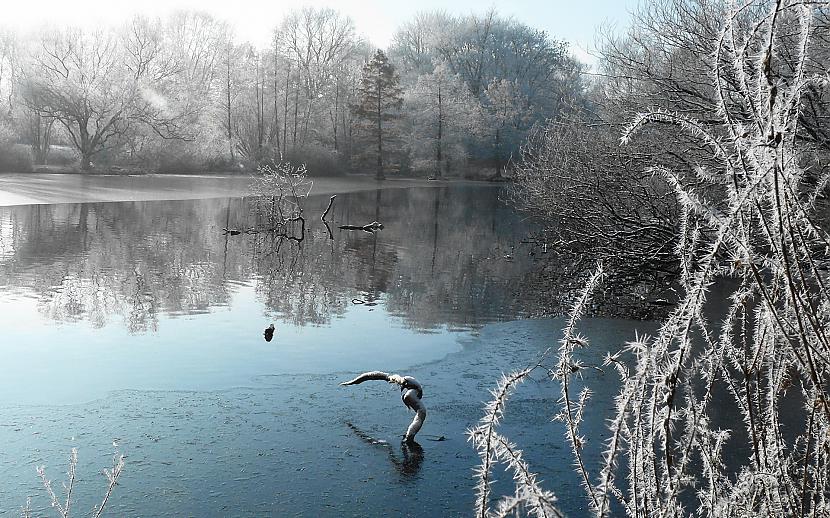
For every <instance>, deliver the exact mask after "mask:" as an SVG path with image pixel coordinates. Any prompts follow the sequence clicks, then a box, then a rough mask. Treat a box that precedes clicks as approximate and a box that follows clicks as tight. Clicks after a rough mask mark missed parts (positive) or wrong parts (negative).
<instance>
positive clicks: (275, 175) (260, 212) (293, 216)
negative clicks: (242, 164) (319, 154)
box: [249, 162, 313, 240]
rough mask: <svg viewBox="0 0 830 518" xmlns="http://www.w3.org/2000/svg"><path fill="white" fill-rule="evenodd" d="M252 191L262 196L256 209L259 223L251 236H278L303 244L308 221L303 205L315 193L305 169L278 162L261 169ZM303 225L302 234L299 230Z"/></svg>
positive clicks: (252, 185) (250, 230) (251, 230)
mask: <svg viewBox="0 0 830 518" xmlns="http://www.w3.org/2000/svg"><path fill="white" fill-rule="evenodd" d="M257 172H258V174H257V176H256V177H255V178H254V181H253V182H252V184H251V191H252V192H253V193H254V194H256V195H258V196H259V200H258V203H257V205H256V219H257V223H256V225H255V226H254V227H252V229H249V232H253V233H258V232H276V233H277V234H279V235H282V236H284V237H292V238H295V239H298V240H302V239H303V236H304V234H305V217H304V216H303V206H302V201H303V200H304V199H305V198H307V197H308V195H309V193H310V192H311V187H312V186H313V182H312V181H311V180H310V179H308V178H307V177H306V168H305V165H299V166H293V165H291V163H290V162H274V163H273V164H270V165H264V166H261V167H259V168H258V170H257ZM297 225H299V230H297V229H296V228H295V226H297Z"/></svg>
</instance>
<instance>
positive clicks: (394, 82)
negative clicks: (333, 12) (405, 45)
mask: <svg viewBox="0 0 830 518" xmlns="http://www.w3.org/2000/svg"><path fill="white" fill-rule="evenodd" d="M402 105H403V89H402V88H401V86H400V78H399V77H398V74H397V72H396V71H395V67H394V66H393V65H392V64H391V63H389V60H388V59H387V57H386V54H384V53H383V51H382V50H378V51H377V52H375V55H374V56H373V57H372V59H371V60H370V61H369V62H368V63H366V65H364V66H363V73H362V75H361V78H360V86H359V87H358V104H357V105H356V106H354V113H355V115H356V116H357V117H359V118H360V119H363V120H365V121H367V122H369V123H370V124H368V125H367V128H366V129H367V131H368V133H369V134H370V135H371V136H372V137H374V139H375V140H376V141H377V145H378V147H377V152H378V161H377V165H378V170H377V178H378V180H383V179H384V174H383V141H384V135H385V133H384V131H385V128H384V124H383V123H384V121H393V120H395V119H397V118H399V117H400V109H401V106H402ZM386 134H388V131H387V132H386Z"/></svg>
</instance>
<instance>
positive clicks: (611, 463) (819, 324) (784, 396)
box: [471, 0, 830, 517]
mask: <svg viewBox="0 0 830 518" xmlns="http://www.w3.org/2000/svg"><path fill="white" fill-rule="evenodd" d="M828 7H829V6H828V4H827V3H825V2H805V1H797V0H778V1H775V2H769V1H748V2H745V3H743V4H741V5H740V6H737V7H735V8H733V9H732V11H731V14H730V15H729V16H727V17H726V18H725V21H724V23H723V27H722V30H721V31H720V35H719V38H718V41H717V45H716V50H715V52H714V54H713V55H712V69H711V81H712V88H713V89H714V91H715V94H716V95H715V98H716V101H717V115H718V117H719V121H718V122H717V123H716V124H712V123H711V122H710V123H703V122H701V121H697V120H694V119H691V118H689V117H687V116H685V115H683V114H681V113H674V112H671V111H667V110H655V111H650V112H645V113H641V114H639V115H638V116H637V117H635V118H634V119H633V120H632V122H631V124H630V125H629V126H628V127H627V128H626V130H625V131H624V133H623V135H622V143H623V144H626V143H627V142H629V141H630V140H631V139H634V138H636V137H637V134H638V132H639V131H640V130H641V129H642V128H643V127H644V126H646V125H671V126H674V127H675V128H677V130H679V131H681V132H684V133H686V134H687V135H688V136H689V138H692V139H694V140H697V141H698V142H699V144H700V146H701V147H702V148H704V149H708V150H710V152H711V159H712V160H711V161H710V162H709V163H708V164H706V166H705V167H698V168H697V169H696V170H694V171H692V172H691V174H690V173H689V172H688V171H686V172H684V171H673V170H670V169H668V168H665V167H660V165H659V164H655V165H654V167H653V169H652V171H653V173H654V174H655V176H656V177H659V178H662V179H664V180H665V181H666V182H667V183H668V185H669V186H671V188H672V189H673V190H674V191H675V193H676V195H677V200H678V203H679V206H680V207H681V210H682V217H681V219H680V229H679V240H678V246H677V249H676V253H677V255H678V259H679V261H680V263H681V270H680V271H681V275H680V279H679V282H680V286H681V297H680V300H679V301H678V304H677V306H676V307H675V308H674V309H673V310H672V312H671V313H670V314H669V315H668V316H667V317H666V318H665V320H663V321H662V323H661V325H660V327H659V330H658V331H657V333H656V334H655V336H654V337H653V338H638V339H635V340H634V341H632V342H630V343H629V344H628V345H627V347H626V348H624V349H623V350H622V351H620V352H619V353H617V354H614V355H609V357H608V358H607V363H609V364H613V365H615V366H616V368H617V369H616V370H617V372H618V373H619V374H620V377H621V380H622V385H621V386H622V388H621V391H620V393H619V395H618V396H617V399H616V413H615V414H614V415H612V416H610V419H609V422H610V436H609V437H610V438H609V439H608V440H607V441H606V448H605V451H604V456H603V461H602V463H601V464H600V465H599V466H596V467H593V466H586V465H585V463H584V462H583V460H582V457H581V453H580V448H579V443H580V442H579V441H581V438H580V436H579V433H578V425H579V418H580V416H581V415H582V412H583V411H584V409H583V406H582V404H583V403H584V398H579V400H578V401H577V402H572V401H571V399H570V396H569V394H568V388H567V387H568V376H569V374H568V370H569V366H574V365H578V361H577V360H575V359H574V356H575V349H574V348H573V347H572V345H569V344H571V343H579V340H577V341H576V342H572V340H573V338H569V337H573V336H575V334H574V333H575V331H574V329H573V318H572V319H571V321H570V322H569V325H568V328H566V330H565V338H563V342H562V343H563V345H562V347H561V348H560V351H559V354H560V361H559V364H558V368H557V369H555V372H558V374H559V376H558V377H559V378H560V381H561V383H562V385H563V387H564V388H563V391H564V394H565V395H564V397H563V404H564V405H565V407H566V408H565V411H564V412H562V414H561V415H562V416H563V418H564V420H565V421H566V423H567V426H568V440H569V441H570V442H571V446H572V449H573V452H574V455H575V460H576V465H577V470H578V471H579V473H580V475H581V477H582V478H583V482H584V484H585V486H586V489H587V492H586V493H587V501H588V504H589V506H590V509H591V511H592V513H593V514H595V515H596V516H606V515H608V514H609V513H610V509H611V508H612V506H613V505H614V503H615V502H616V504H617V505H619V506H620V508H621V509H624V510H625V512H626V514H627V515H629V516H636V517H651V516H684V515H691V514H700V515H704V516H723V517H727V516H828V515H830V503H828V489H830V488H828V477H830V471H828V470H830V464H829V463H828V461H830V403H829V402H828V399H830V395H828V391H827V384H828V382H829V381H830V336H829V335H830V329H828V327H829V326H828V324H830V292H828V289H827V282H828V279H827V276H826V275H825V274H824V273H823V271H822V263H824V264H825V265H826V262H827V260H828V255H830V238H829V237H828V235H827V234H826V232H825V231H824V230H823V229H822V228H819V227H818V226H817V225H816V224H815V223H814V213H815V209H814V203H815V202H816V199H817V197H818V196H819V194H820V193H821V192H822V191H823V190H824V189H825V188H826V185H827V180H828V177H827V175H826V174H825V175H822V176H820V177H819V178H817V179H816V178H815V175H814V174H812V173H811V172H810V171H809V170H808V169H807V168H806V167H805V166H804V164H807V163H811V162H812V163H819V161H817V160H815V158H816V157H815V156H812V155H811V150H810V149H809V148H808V147H807V145H805V144H804V143H803V141H802V140H801V139H800V138H799V132H798V129H799V120H800V117H801V110H802V107H803V102H804V101H803V98H804V95H805V92H806V91H807V89H813V90H814V91H816V90H820V89H824V88H826V86H827V82H828V78H827V75H826V72H825V71H823V70H822V71H819V72H818V73H810V72H809V68H810V64H811V63H812V61H811V55H812V54H811V53H812V52H815V49H813V46H812V42H813V39H814V38H813V37H814V35H815V34H816V32H817V30H818V29H816V26H817V25H819V23H818V21H817V20H822V19H823V18H822V17H823V16H825V15H826V9H827V8H828ZM758 13H760V14H758ZM825 29H826V27H825ZM726 276H730V277H732V278H734V279H735V281H734V285H735V286H736V288H735V289H734V291H733V293H732V294H731V296H730V297H729V300H728V302H729V306H728V308H727V310H726V312H725V313H724V314H723V315H721V316H722V317H723V320H722V321H721V322H720V323H719V324H717V325H715V324H713V323H710V322H709V321H707V320H706V318H705V317H704V312H703V309H704V307H705V306H706V303H707V293H708V290H709V287H710V286H711V285H712V284H713V283H714V282H718V279H719V278H722V277H726ZM589 288H590V283H589ZM577 307H578V306H577ZM719 318H720V317H719ZM522 372H524V371H520V372H519V373H518V374H517V375H515V376H513V377H508V378H507V381H504V382H502V384H500V385H499V389H498V390H497V391H496V392H495V393H494V397H495V400H494V402H491V403H490V405H489V406H488V408H487V415H486V416H485V419H484V420H483V421H482V423H481V425H480V426H479V427H478V428H476V429H474V430H472V431H471V434H472V437H473V440H474V442H475V443H476V446H477V447H478V449H479V453H480V454H481V455H482V467H481V468H480V469H479V472H478V477H479V479H480V481H479V502H478V507H477V512H478V514H479V515H480V516H483V515H484V511H482V509H486V505H487V495H488V493H487V482H488V480H487V477H486V474H487V473H488V469H489V468H490V464H491V463H492V461H493V460H495V459H498V456H497V455H493V456H491V454H490V453H489V452H490V449H491V448H494V449H497V448H498V441H492V440H489V439H488V440H484V439H482V438H483V437H491V435H487V434H488V432H489V431H490V430H491V428H492V427H493V425H492V423H493V422H496V423H497V422H498V419H499V418H500V417H501V415H502V412H503V406H504V403H503V402H502V399H506V394H507V393H508V392H509V388H510V387H511V386H512V385H515V382H514V381H512V380H513V379H514V377H516V376H518V378H517V379H521V378H522V376H521V373H522ZM718 387H723V388H724V389H725V391H726V392H727V393H728V394H729V395H730V396H731V401H730V402H731V404H732V405H733V407H734V409H735V412H737V413H739V415H740V416H741V417H742V426H743V427H744V430H742V432H743V433H740V434H738V433H735V432H736V430H727V429H722V428H721V427H722V426H723V423H722V422H721V423H720V424H719V421H718V416H717V415H714V414H713V412H712V409H713V404H712V398H713V391H714V390H715V389H716V388H718ZM785 401H786V402H787V403H786V404H787V405H788V408H787V412H786V414H787V417H786V420H785V419H783V418H782V417H781V409H782V406H783V405H784V404H785ZM725 404H726V403H725V402H724V401H719V402H718V405H719V408H721V409H722V408H723V406H724V405H725ZM572 405H573V406H572ZM794 405H799V406H798V407H797V408H793V406H794ZM784 421H786V422H784ZM739 441H742V442H743V443H741V442H739ZM493 444H496V446H495V447H493V446H492V445H493ZM727 449H728V450H729V451H730V455H729V456H728V458H727V457H725V456H724V451H725V450H727ZM744 451H746V452H748V454H746V455H744V456H741V455H742V452H744ZM594 468H595V469H596V472H595V473H593V472H592V471H591V470H592V469H594ZM521 494H523V493H521V492H519V491H518V490H517V493H516V499H519V501H516V500H515V499H514V500H511V501H510V503H509V505H511V506H513V507H514V508H516V507H520V506H521V503H522V502H523V500H521ZM482 495H484V500H483V501H482ZM689 495H694V497H695V498H690V496H689Z"/></svg>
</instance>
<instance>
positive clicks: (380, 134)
mask: <svg viewBox="0 0 830 518" xmlns="http://www.w3.org/2000/svg"><path fill="white" fill-rule="evenodd" d="M382 97H383V91H382V89H381V86H380V81H378V172H377V179H378V180H384V179H385V177H384V176H383V108H382V105H381V98H382Z"/></svg>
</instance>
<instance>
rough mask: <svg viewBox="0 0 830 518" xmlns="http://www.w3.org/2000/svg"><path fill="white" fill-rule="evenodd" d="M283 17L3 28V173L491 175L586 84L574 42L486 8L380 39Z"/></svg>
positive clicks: (340, 23)
mask: <svg viewBox="0 0 830 518" xmlns="http://www.w3.org/2000/svg"><path fill="white" fill-rule="evenodd" d="M274 22H275V28H274V31H273V38H272V41H271V43H270V45H269V46H267V48H257V47H255V46H254V45H252V44H251V43H245V42H240V41H239V39H237V38H234V35H233V34H232V31H231V29H230V27H229V25H228V24H227V23H226V22H224V21H222V20H217V19H215V18H212V17H211V16H209V15H207V14H204V13H197V12H180V13H177V14H174V15H171V16H168V17H166V18H147V17H141V16H139V17H134V18H132V19H130V20H128V21H126V22H125V23H124V24H123V25H120V26H117V27H111V28H101V29H95V30H88V29H79V28H70V27H66V28H58V29H52V28H50V29H45V28H44V29H42V30H39V31H35V32H32V33H26V34H23V33H18V32H14V31H10V30H2V29H0V170H3V171H27V170H32V169H33V168H39V167H44V168H48V167H54V166H61V167H65V168H75V169H80V170H99V171H100V170H113V169H119V168H120V169H122V170H127V171H130V170H141V171H155V172H187V171H204V170H214V171H229V170H230V171H239V170H252V169H254V168H255V167H256V166H257V165H258V164H261V163H263V162H270V161H271V160H279V159H285V160H292V161H295V162H304V163H306V164H307V165H308V170H309V172H310V173H311V174H337V173H342V172H345V171H348V170H351V171H363V170H366V171H369V172H372V173H374V172H375V171H376V170H377V172H378V174H382V173H384V172H385V173H386V174H396V173H399V172H400V173H406V174H421V175H425V176H427V175H429V176H442V175H466V174H469V173H470V172H471V171H476V170H477V171H481V170H486V171H488V173H487V174H493V173H495V172H498V171H500V170H501V168H502V167H503V166H504V165H505V164H506V163H507V162H508V161H509V160H510V159H511V157H513V156H514V155H516V154H517V152H518V150H519V147H520V145H521V143H522V142H523V141H524V139H525V138H526V136H527V134H528V132H529V130H530V129H531V128H532V127H533V126H534V124H538V123H540V122H543V121H545V120H546V119H548V118H550V117H553V116H555V115H557V114H558V113H559V112H560V110H561V109H562V107H563V106H564V105H566V104H569V103H571V102H572V100H573V99H579V98H580V97H581V96H582V95H583V92H584V89H585V87H584V85H583V81H582V76H581V74H580V72H581V68H582V66H581V65H580V63H579V62H577V61H576V60H575V59H574V58H573V57H571V55H570V54H569V52H568V48H567V45H566V44H565V43H564V42H561V41H557V40H555V39H553V38H551V37H550V36H549V35H548V34H546V33H545V32H544V31H540V30H536V29H533V28H531V27H528V26H526V25H524V24H521V23H519V22H516V21H515V20H512V19H510V18H504V17H501V16H499V15H498V14H497V13H495V12H494V11H492V10H491V11H489V12H487V13H485V14H483V15H469V16H462V17H456V16H451V15H448V14H446V13H443V12H431V13H421V14H418V15H416V16H415V17H414V19H412V20H410V21H409V22H407V23H405V24H404V25H403V26H401V27H400V28H399V29H398V31H397V32H396V34H395V36H394V40H393V43H392V44H391V46H390V48H389V49H386V52H383V51H380V50H376V49H374V48H373V47H372V45H371V43H370V42H368V41H366V40H364V39H362V38H361V37H360V36H359V35H358V34H357V33H356V31H355V28H354V24H353V22H352V20H351V19H350V18H348V17H347V16H345V15H343V14H342V13H339V12H337V11H335V10H332V9H317V8H305V9H302V10H296V11H292V12H290V13H288V14H287V15H286V16H285V17H284V18H283V19H282V20H275V21H274ZM373 106H374V107H375V108H376V109H374V110H373V109H372V107H373ZM379 153H380V156H378V155H379Z"/></svg>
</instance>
